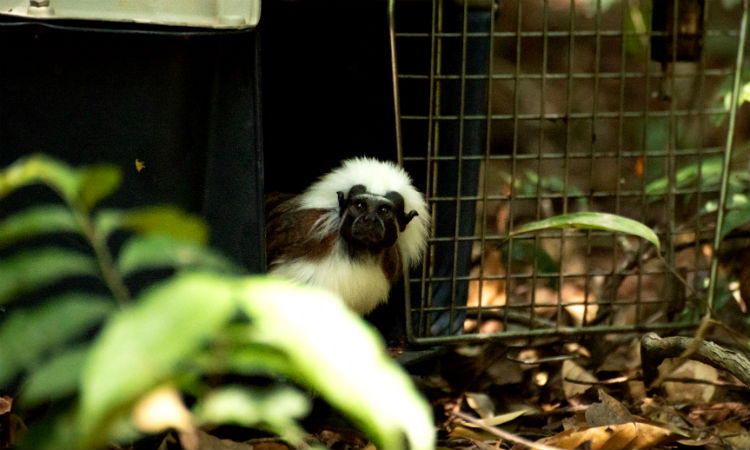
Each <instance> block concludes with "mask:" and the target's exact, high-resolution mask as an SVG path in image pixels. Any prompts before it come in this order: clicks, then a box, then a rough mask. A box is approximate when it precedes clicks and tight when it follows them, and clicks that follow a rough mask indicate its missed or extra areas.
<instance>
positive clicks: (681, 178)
mask: <svg viewBox="0 0 750 450" xmlns="http://www.w3.org/2000/svg"><path fill="white" fill-rule="evenodd" d="M723 167H724V157H723V156H715V157H712V158H707V159H705V160H703V161H697V162H694V163H692V164H689V165H687V166H685V167H683V168H682V169H680V170H678V171H677V173H676V174H675V181H676V187H677V188H685V187H688V186H691V185H693V184H694V183H696V182H698V181H700V186H701V187H702V188H703V189H706V188H709V187H711V186H716V185H717V184H718V183H719V178H720V177H721V171H722V168H723ZM668 187H669V180H668V179H667V178H666V177H663V178H659V179H657V180H654V181H652V182H651V183H649V184H647V185H646V195H663V194H665V193H666V192H667V188H668Z"/></svg>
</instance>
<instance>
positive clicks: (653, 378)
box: [641, 333, 750, 386]
mask: <svg viewBox="0 0 750 450" xmlns="http://www.w3.org/2000/svg"><path fill="white" fill-rule="evenodd" d="M677 357H680V358H689V359H694V360H696V361H700V362H702V363H705V364H708V365H710V366H713V367H716V368H719V369H723V370H726V371H727V372H729V373H731V374H732V375H734V376H735V377H737V379H738V380H740V381H741V382H742V383H744V384H746V385H750V360H748V359H747V358H746V357H745V356H744V355H743V354H741V353H739V352H737V351H734V350H731V349H726V348H724V347H722V346H720V345H717V344H715V343H713V342H710V341H704V340H702V339H695V338H687V337H681V336H673V337H668V338H660V337H659V336H658V335H656V333H648V334H646V335H645V336H643V337H642V338H641V366H642V368H643V380H644V382H645V383H646V386H651V385H653V386H658V385H659V384H661V382H663V381H664V379H662V378H665V377H666V375H665V376H664V377H659V376H658V373H659V371H658V367H659V364H661V362H662V361H663V360H664V359H665V358H677Z"/></svg>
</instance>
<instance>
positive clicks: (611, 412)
mask: <svg viewBox="0 0 750 450" xmlns="http://www.w3.org/2000/svg"><path fill="white" fill-rule="evenodd" d="M599 400H600V401H599V402H598V403H593V404H591V405H590V406H589V407H588V408H587V409H586V422H587V423H588V424H589V426H591V427H598V426H602V425H619V424H622V423H629V422H632V421H633V415H632V414H630V411H628V408H626V407H625V405H623V404H622V403H620V402H619V401H618V400H617V399H616V398H614V397H612V396H611V395H609V394H607V393H606V392H604V391H603V390H602V389H599Z"/></svg>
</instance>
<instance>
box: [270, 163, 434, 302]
mask: <svg viewBox="0 0 750 450" xmlns="http://www.w3.org/2000/svg"><path fill="white" fill-rule="evenodd" d="M429 226H430V215H429V211H428V209H427V203H426V202H425V200H424V197H423V196H422V194H421V193H420V192H419V191H417V190H416V189H415V188H414V186H412V183H411V179H410V178H409V175H407V173H406V172H405V171H404V170H403V169H402V168H400V167H398V166H397V165H395V164H394V163H391V162H384V161H378V160H376V159H371V158H354V159H350V160H347V161H344V162H343V163H342V165H341V167H339V168H337V169H335V170H333V171H332V172H330V173H328V174H327V175H324V176H323V177H321V178H320V179H319V180H318V181H317V182H315V183H314V184H313V185H311V186H310V187H309V188H308V189H307V190H306V191H305V192H303V193H302V194H300V195H297V196H295V197H292V198H290V199H288V200H286V201H284V202H282V203H280V204H278V205H277V206H275V207H273V208H272V209H271V210H270V212H269V215H268V222H267V231H266V238H267V252H268V262H269V272H270V273H272V274H276V275H280V276H283V277H286V278H289V279H292V280H295V281H298V282H301V283H304V284H310V285H314V286H319V287H323V288H326V289H328V290H331V291H333V292H335V293H337V294H339V295H340V296H341V297H342V298H343V299H344V301H345V302H346V304H347V305H348V306H349V307H350V308H351V309H352V310H353V311H355V312H357V313H359V314H367V313H368V312H370V311H371V310H373V309H374V308H375V307H376V306H377V305H378V304H380V303H383V302H385V301H386V300H387V299H388V292H389V291H390V288H391V283H393V282H394V281H395V280H396V279H397V278H398V277H399V275H400V274H401V271H402V267H403V266H404V265H406V266H407V267H412V266H415V265H417V264H418V263H419V262H420V261H421V259H422V254H423V253H424V250H425V247H426V243H427V234H428V232H429Z"/></svg>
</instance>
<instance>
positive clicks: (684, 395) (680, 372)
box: [659, 360, 719, 404]
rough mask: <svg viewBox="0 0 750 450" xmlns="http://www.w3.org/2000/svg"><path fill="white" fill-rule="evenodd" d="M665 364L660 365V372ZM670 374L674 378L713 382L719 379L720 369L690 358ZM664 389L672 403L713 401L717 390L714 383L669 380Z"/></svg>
mask: <svg viewBox="0 0 750 450" xmlns="http://www.w3.org/2000/svg"><path fill="white" fill-rule="evenodd" d="M664 366H665V365H662V366H661V367H659V371H660V372H661V371H662V369H663V367H664ZM669 376H670V377H673V378H689V379H694V380H702V381H708V382H713V381H716V380H718V379H719V371H718V370H716V369H715V368H713V367H711V366H709V365H708V364H703V363H702V362H699V361H695V360H688V361H685V363H683V364H682V365H681V366H680V367H678V368H677V369H676V370H674V371H673V372H672V373H671V374H670V375H669ZM664 390H665V391H666V393H667V398H668V399H669V401H670V402H672V403H689V404H695V403H706V402H709V401H711V398H712V397H713V395H714V392H716V387H715V386H714V385H713V384H708V383H707V384H701V383H680V382H673V381H667V382H665V383H664Z"/></svg>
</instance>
